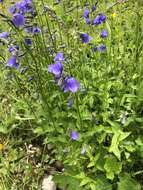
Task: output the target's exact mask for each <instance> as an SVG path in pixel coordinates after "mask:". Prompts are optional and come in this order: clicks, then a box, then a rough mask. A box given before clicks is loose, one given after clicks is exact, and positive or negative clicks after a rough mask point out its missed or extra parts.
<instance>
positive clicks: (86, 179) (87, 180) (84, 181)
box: [80, 177, 90, 187]
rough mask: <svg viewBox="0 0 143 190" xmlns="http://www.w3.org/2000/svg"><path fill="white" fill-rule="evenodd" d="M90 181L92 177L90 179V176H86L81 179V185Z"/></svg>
mask: <svg viewBox="0 0 143 190" xmlns="http://www.w3.org/2000/svg"><path fill="white" fill-rule="evenodd" d="M89 182H90V179H89V178H88V177H85V178H84V179H83V180H82V181H81V183H80V187H82V186H84V185H86V184H88V183H89Z"/></svg>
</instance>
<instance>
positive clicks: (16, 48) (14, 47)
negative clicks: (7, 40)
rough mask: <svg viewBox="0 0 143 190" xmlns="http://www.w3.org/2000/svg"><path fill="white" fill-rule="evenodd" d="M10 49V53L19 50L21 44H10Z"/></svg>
mask: <svg viewBox="0 0 143 190" xmlns="http://www.w3.org/2000/svg"><path fill="white" fill-rule="evenodd" d="M8 50H9V52H10V53H13V52H14V51H18V50H19V46H18V45H15V46H10V47H9V48H8Z"/></svg>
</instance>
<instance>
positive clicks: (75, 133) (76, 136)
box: [70, 131, 79, 141]
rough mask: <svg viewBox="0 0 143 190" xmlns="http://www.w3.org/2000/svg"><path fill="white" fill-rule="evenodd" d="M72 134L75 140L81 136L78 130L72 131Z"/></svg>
mask: <svg viewBox="0 0 143 190" xmlns="http://www.w3.org/2000/svg"><path fill="white" fill-rule="evenodd" d="M70 136H71V139H72V140H74V141H76V140H78V138H79V135H78V133H77V132H76V131H72V132H71V135H70Z"/></svg>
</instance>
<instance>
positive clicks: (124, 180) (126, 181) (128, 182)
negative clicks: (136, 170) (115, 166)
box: [118, 174, 141, 190]
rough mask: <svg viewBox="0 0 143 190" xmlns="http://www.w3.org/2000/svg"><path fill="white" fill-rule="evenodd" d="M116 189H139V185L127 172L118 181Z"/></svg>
mask: <svg viewBox="0 0 143 190" xmlns="http://www.w3.org/2000/svg"><path fill="white" fill-rule="evenodd" d="M118 190H141V186H140V184H138V183H137V182H136V181H135V180H134V179H132V178H131V177H130V175H129V174H124V175H122V176H121V177H120V181H119V182H118Z"/></svg>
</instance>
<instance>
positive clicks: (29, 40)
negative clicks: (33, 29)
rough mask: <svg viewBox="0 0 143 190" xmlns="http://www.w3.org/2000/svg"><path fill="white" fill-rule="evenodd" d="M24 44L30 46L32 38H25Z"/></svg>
mask: <svg viewBox="0 0 143 190" xmlns="http://www.w3.org/2000/svg"><path fill="white" fill-rule="evenodd" d="M24 42H25V44H26V45H28V46H31V45H32V40H31V39H30V38H25V40H24Z"/></svg>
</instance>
